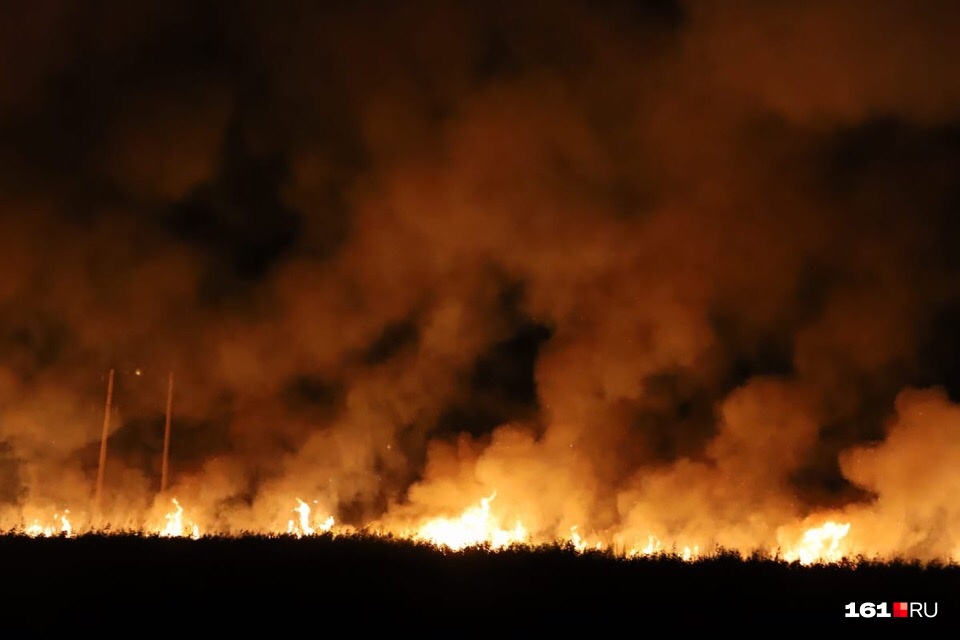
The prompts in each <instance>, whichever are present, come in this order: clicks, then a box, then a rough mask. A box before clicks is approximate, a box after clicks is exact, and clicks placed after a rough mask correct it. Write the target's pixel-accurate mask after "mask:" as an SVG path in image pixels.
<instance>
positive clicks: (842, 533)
mask: <svg viewBox="0 0 960 640" xmlns="http://www.w3.org/2000/svg"><path fill="white" fill-rule="evenodd" d="M849 531H850V523H849V522H847V523H845V524H839V523H837V522H833V521H832V520H831V521H829V522H826V523H824V524H823V525H822V526H820V527H815V528H813V529H807V530H806V531H805V532H804V534H803V540H802V541H801V542H800V544H799V545H797V547H796V548H795V549H792V550H790V551H788V552H787V553H786V554H785V555H784V558H785V559H786V560H787V561H788V562H794V561H796V560H799V561H800V564H804V565H809V564H814V563H829V562H839V561H840V560H841V558H842V557H843V555H842V553H841V551H840V541H841V540H843V538H844V537H846V535H847V533H848V532H849Z"/></svg>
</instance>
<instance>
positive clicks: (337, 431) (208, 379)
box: [0, 0, 960, 557]
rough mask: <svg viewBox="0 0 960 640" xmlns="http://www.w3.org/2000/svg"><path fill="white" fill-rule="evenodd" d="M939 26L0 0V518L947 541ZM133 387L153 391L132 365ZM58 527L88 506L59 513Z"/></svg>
mask: <svg viewBox="0 0 960 640" xmlns="http://www.w3.org/2000/svg"><path fill="white" fill-rule="evenodd" d="M958 33H960V4H958V3H956V2H951V1H942V2H941V1H937V0H929V1H926V2H922V3H917V2H911V1H909V0H902V1H890V2H871V1H868V0H799V1H796V2H770V1H768V0H756V1H743V2H736V3H732V2H723V1H720V0H699V1H697V0H691V1H689V2H681V1H676V2H672V1H667V0H653V1H648V2H643V1H640V0H634V1H632V2H631V1H626V0H624V1H614V0H607V1H603V2H574V1H570V0H558V1H552V2H521V3H517V2H502V1H499V0H493V1H488V2H466V1H463V2H440V1H437V2H431V1H414V2H406V3H393V2H369V1H360V2H322V3H318V2H306V1H297V0H294V1H291V2H283V3H267V2H252V1H244V0H240V1H237V2H193V1H180V0H164V1H163V2H159V1H153V0H144V1H142V2H135V3H130V2H119V1H116V2H115V1H106V2H97V3H83V2H76V1H67V0H34V1H32V2H29V3H26V2H13V3H4V4H2V5H0V513H6V514H7V517H8V518H18V517H20V516H21V515H22V514H24V513H26V510H27V509H28V508H31V507H32V506H36V505H42V506H43V508H45V509H46V508H47V507H48V506H49V510H50V511H51V512H52V511H53V510H54V509H55V508H58V509H62V508H64V507H67V506H69V507H70V508H71V509H73V510H74V511H81V510H82V509H83V508H85V507H82V506H80V505H86V504H87V503H88V502H89V501H90V498H91V495H92V491H93V486H94V482H95V478H96V474H97V456H98V451H99V446H100V429H101V426H102V418H103V409H104V390H105V386H106V380H107V375H108V372H109V370H110V369H115V371H116V387H115V389H114V396H113V397H114V404H113V409H114V411H115V413H114V414H113V419H112V423H111V424H112V426H111V435H110V458H109V464H108V467H107V471H106V484H105V501H106V502H105V504H106V508H107V509H108V510H112V511H111V512H112V513H120V514H127V515H128V514H134V513H135V514H140V513H146V512H148V511H149V510H150V509H151V505H153V501H154V498H155V494H156V491H157V489H158V487H159V482H160V451H161V449H162V444H163V425H164V406H165V400H166V397H165V393H166V383H167V375H168V372H171V371H172V372H173V373H174V375H175V377H176V392H175V397H174V417H173V430H174V431H173V440H172V445H171V489H172V491H173V492H175V493H176V495H178V496H180V499H181V501H182V502H183V503H184V504H190V505H191V506H192V508H193V509H194V510H195V514H196V517H197V519H199V520H202V521H203V522H204V524H205V526H207V527H209V528H216V527H223V528H243V527H250V528H254V529H256V528H257V527H260V526H266V525H265V524H264V523H266V522H268V521H269V522H273V520H274V519H277V518H279V519H281V520H283V522H285V521H286V520H285V519H286V517H287V515H284V514H287V513H288V512H289V511H290V509H291V508H292V506H293V504H292V500H293V498H294V497H295V496H296V497H303V498H304V499H308V498H309V499H311V500H314V499H315V500H318V504H321V505H323V507H324V508H325V509H326V510H327V511H328V512H330V513H331V514H335V515H336V517H337V519H338V521H342V522H345V523H350V524H353V525H358V526H359V525H363V524H365V523H368V522H372V521H378V522H386V523H390V522H401V521H406V519H409V518H413V519H416V518H420V517H425V516H428V515H433V514H438V513H451V512H452V513H455V512H459V511H460V510H462V509H463V508H464V507H466V506H468V505H470V504H472V503H475V502H476V500H477V499H478V498H480V497H481V496H485V495H490V494H491V493H492V492H493V491H496V492H497V498H496V502H495V504H497V505H498V507H499V508H502V509H503V510H504V511H503V516H504V518H505V519H506V521H509V522H512V521H513V518H514V516H516V517H522V518H523V519H524V523H525V525H526V526H527V527H528V528H529V529H530V530H531V531H532V532H536V533H537V534H538V535H544V536H548V537H549V536H552V535H556V534H557V533H563V532H566V531H567V530H569V529H570V527H571V526H574V525H577V526H579V527H580V528H581V530H584V531H596V532H621V533H623V532H626V533H630V534H631V535H632V532H640V533H638V534H637V535H640V536H641V537H643V538H644V539H645V536H646V533H647V531H648V530H649V531H656V532H657V535H660V536H662V537H663V538H664V539H665V540H666V539H668V538H675V539H681V540H682V539H691V540H710V541H714V542H719V543H723V544H725V545H730V546H745V545H749V544H752V543H758V542H761V541H763V542H767V541H773V542H775V541H776V532H777V530H778V528H779V527H781V526H784V525H787V524H790V523H796V522H801V521H803V520H804V519H805V518H808V517H809V516H817V514H821V513H822V514H828V513H831V514H833V513H835V514H841V515H843V516H845V517H846V519H847V520H849V521H852V522H853V523H854V524H853V526H854V529H853V530H852V532H851V537H853V536H854V533H855V532H857V531H859V532H860V534H861V536H862V537H861V538H859V539H858V540H859V543H860V544H862V545H863V546H864V547H865V548H868V549H875V550H878V551H879V552H881V553H894V552H897V553H905V554H909V555H915V556H920V557H932V556H944V555H949V554H951V553H954V552H955V550H957V549H960V502H958V500H957V498H956V495H957V493H956V488H957V487H958V486H960V405H958V404H956V403H958V402H960V252H958V241H960V222H958V220H960V217H958V215H957V214H958V212H960V211H958V207H960V180H958V178H960V66H958V65H957V60H960V39H958V38H957V37H956V36H957V34H958ZM138 370H139V374H138V373H137V371H138ZM71 505H72V506H71Z"/></svg>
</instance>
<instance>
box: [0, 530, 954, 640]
mask: <svg viewBox="0 0 960 640" xmlns="http://www.w3.org/2000/svg"><path fill="white" fill-rule="evenodd" d="M0 562H2V580H0V602H2V603H3V607H4V610H5V613H4V628H5V629H6V630H8V631H10V630H14V629H16V630H18V631H19V632H20V633H21V634H22V633H26V634H33V633H38V634H44V632H51V631H52V630H53V629H54V628H57V629H72V630H74V631H76V632H80V631H82V630H85V629H101V630H102V631H103V632H105V633H108V634H110V635H113V633H119V634H120V635H124V636H125V637H131V636H136V635H139V634H141V633H146V632H148V631H150V632H151V633H150V635H153V632H152V630H153V629H154V627H157V626H160V627H163V628H164V629H165V631H164V632H163V633H164V635H174V636H181V635H186V636H192V635H193V634H194V633H196V632H199V631H201V630H210V631H216V632H218V633H223V632H226V631H229V630H238V631H250V630H251V629H254V628H256V629H263V630H269V633H268V634H267V635H266V636H265V637H280V636H283V635H286V634H287V633H294V632H296V631H297V630H298V629H301V628H302V630H303V631H304V633H306V637H322V636H328V635H332V634H333V633H334V629H339V628H341V627H343V626H344V623H345V628H346V629H350V630H352V631H353V632H355V633H358V634H362V633H363V631H364V629H369V628H372V627H381V626H383V625H384V624H387V625H388V626H389V625H393V626H396V627H397V628H402V627H408V628H409V627H411V626H414V627H418V628H437V629H444V628H446V629H447V630H448V631H449V632H450V635H455V636H458V635H461V633H466V632H467V631H469V629H470V628H472V626H474V625H484V626H485V625H521V627H517V628H516V629H521V628H529V629H539V628H554V627H557V626H560V627H563V625H566V624H574V623H577V624H582V623H587V624H590V625H601V626H603V627H604V628H606V627H607V625H610V624H612V623H618V624H624V623H625V624H635V625H640V624H643V625H645V624H647V622H649V621H651V620H653V619H661V620H663V619H666V620H668V621H669V624H671V625H678V626H683V625H685V624H687V623H691V622H699V623H704V622H709V623H711V624H718V625H723V626H727V625H741V624H743V625H749V624H750V621H756V622H759V621H764V622H770V621H775V620H780V621H781V622H783V621H789V620H795V621H800V620H803V621H808V622H809V621H815V622H817V623H822V626H823V628H831V627H833V626H834V625H841V624H842V625H844V626H847V627H849V628H856V627H859V628H864V627H869V628H872V629H876V628H877V626H878V625H879V626H881V627H883V626H888V625H893V624H896V625H901V624H906V625H909V626H910V627H911V628H913V629H916V626H917V625H924V626H930V625H931V624H933V623H937V626H943V625H944V623H946V624H950V623H956V621H957V611H958V606H957V605H958V597H957V594H958V593H960V567H958V566H957V565H920V564H916V563H879V562H868V561H861V562H856V563H854V562H846V563H841V564H835V565H820V566H810V567H801V566H799V565H797V564H788V563H786V562H782V561H778V560H775V559H765V558H754V559H751V560H748V561H743V560H741V559H740V558H739V556H736V555H734V554H729V553H722V552H719V553H717V554H713V555H712V556H710V557H706V558H703V559H701V560H698V561H696V562H684V561H682V560H681V559H680V558H677V557H673V556H670V555H669V554H663V555H659V556H656V557H645V558H638V559H632V560H627V559H623V558H617V557H614V556H611V555H606V554H602V553H599V552H597V553H587V554H580V553H577V552H575V551H574V550H572V549H570V548H562V547H541V548H536V549H511V550H507V551H497V552H493V551H489V550H485V549H469V550H466V551H463V552H459V553H451V552H447V553H444V552H442V551H439V550H437V549H436V548H433V547H430V546H426V545H417V544H412V543H409V542H397V541H392V540H385V539H376V538H369V537H339V538H332V537H330V536H320V537H316V538H304V539H295V538H290V537H282V538H266V537H248V538H232V539H231V538H202V539H200V540H196V541H194V540H188V539H165V538H155V537H137V536H81V537H79V538H74V539H69V540H67V539H62V538H28V537H22V536H5V537H2V538H0ZM893 601H919V602H927V603H931V604H932V603H934V602H936V603H938V615H937V617H936V618H933V619H920V620H917V619H914V620H910V621H909V622H907V621H900V620H897V621H892V620H885V619H878V618H874V619H864V618H859V619H846V618H845V617H844V614H845V606H846V605H847V603H849V602H856V603H858V605H859V603H862V602H874V603H880V602H893ZM448 625H454V626H448ZM464 625H466V626H464ZM458 629H459V631H458ZM4 635H6V634H4ZM18 637H20V636H18Z"/></svg>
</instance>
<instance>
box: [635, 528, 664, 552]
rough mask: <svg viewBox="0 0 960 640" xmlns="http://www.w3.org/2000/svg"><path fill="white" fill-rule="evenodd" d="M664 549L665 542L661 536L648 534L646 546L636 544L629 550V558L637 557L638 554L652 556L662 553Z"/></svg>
mask: <svg viewBox="0 0 960 640" xmlns="http://www.w3.org/2000/svg"><path fill="white" fill-rule="evenodd" d="M662 550H663V543H661V542H660V538H658V537H657V536H655V535H653V534H652V533H651V534H648V535H647V544H645V545H644V546H642V547H641V546H639V544H637V545H635V546H634V547H633V548H632V549H630V550H629V551H627V557H628V558H635V557H637V556H650V555H653V554H655V553H660V552H661V551H662Z"/></svg>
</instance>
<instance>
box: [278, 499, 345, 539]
mask: <svg viewBox="0 0 960 640" xmlns="http://www.w3.org/2000/svg"><path fill="white" fill-rule="evenodd" d="M296 500H297V506H296V507H295V508H294V509H293V511H294V513H296V514H298V515H299V519H298V520H293V519H291V520H289V521H288V522H287V533H288V534H291V535H295V536H297V537H298V538H302V537H303V536H312V535H316V533H317V532H318V531H319V532H320V533H327V532H328V531H330V530H331V529H333V525H334V523H335V521H334V519H333V516H327V517H326V518H325V519H324V520H323V521H322V522H320V524H318V525H317V526H315V527H314V526H311V525H310V511H311V509H310V505H308V504H307V503H306V502H304V501H303V500H301V499H300V498H297V499H296ZM314 503H316V500H314Z"/></svg>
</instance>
